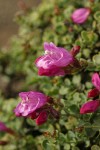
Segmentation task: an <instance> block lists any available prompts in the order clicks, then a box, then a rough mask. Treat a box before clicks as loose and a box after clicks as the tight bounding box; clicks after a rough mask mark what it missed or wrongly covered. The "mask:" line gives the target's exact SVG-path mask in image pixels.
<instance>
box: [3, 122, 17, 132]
mask: <svg viewBox="0 0 100 150" xmlns="http://www.w3.org/2000/svg"><path fill="white" fill-rule="evenodd" d="M1 131H2V132H7V133H9V134H15V133H14V131H13V130H12V129H10V128H8V127H6V125H5V124H4V123H3V122H1V121H0V132H1Z"/></svg>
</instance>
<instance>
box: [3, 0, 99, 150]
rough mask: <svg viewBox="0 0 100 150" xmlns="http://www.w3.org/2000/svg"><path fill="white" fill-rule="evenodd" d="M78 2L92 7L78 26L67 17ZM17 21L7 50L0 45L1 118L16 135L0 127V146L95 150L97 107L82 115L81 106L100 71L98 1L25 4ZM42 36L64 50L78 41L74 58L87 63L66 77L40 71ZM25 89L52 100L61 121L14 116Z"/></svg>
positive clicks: (53, 0)
mask: <svg viewBox="0 0 100 150" xmlns="http://www.w3.org/2000/svg"><path fill="white" fill-rule="evenodd" d="M81 7H89V8H91V14H90V16H89V18H88V20H87V21H86V23H84V24H82V25H77V24H74V23H73V22H72V20H71V18H70V16H71V14H72V12H73V11H74V10H75V9H77V8H81ZM15 21H16V22H17V23H18V25H19V32H18V35H16V36H13V37H12V40H11V44H10V47H9V48H8V49H7V48H2V49H1V50H0V78H1V83H0V121H3V122H4V123H5V124H6V125H7V126H8V127H10V128H12V129H13V130H14V131H15V132H16V136H11V135H9V134H6V133H1V132H0V140H4V141H7V143H6V145H3V146H0V150H19V149H21V150H27V149H30V150H31V149H34V150H99V149H100V140H99V139H100V131H99V130H100V110H98V111H97V112H96V113H94V114H93V115H91V114H88V115H80V113H79V109H80V106H81V105H82V104H83V103H84V102H86V101H87V100H88V99H87V93H88V91H89V90H90V89H91V88H92V87H93V85H92V84H91V75H92V73H93V72H95V71H100V52H99V51H100V0H82V1H80V0H77V1H76V0H48V1H46V0H43V1H42V2H41V4H40V5H39V6H38V7H37V8H27V6H26V5H24V7H22V10H21V11H19V12H18V13H17V14H16V16H15ZM45 41H47V42H54V43H55V44H56V45H58V46H62V47H64V48H66V49H67V50H70V49H71V48H72V47H73V46H74V45H80V46H81V51H80V53H79V54H78V55H77V58H78V59H81V58H83V59H86V60H87V61H88V62H89V65H88V67H87V68H86V69H85V70H83V71H81V72H79V73H77V74H75V75H70V76H69V75H66V76H64V77H40V76H38V75H37V68H36V66H35V64H34V61H35V59H36V58H37V57H39V56H40V55H41V54H43V53H44V51H43V42H45ZM83 62H84V61H83ZM29 90H34V91H40V92H43V93H45V94H46V95H49V96H51V97H53V98H54V99H55V102H56V103H57V108H56V109H57V110H59V112H60V119H59V121H55V120H54V121H52V120H48V122H47V123H45V124H44V125H42V126H39V127H38V126H36V125H35V123H34V121H32V120H30V119H23V118H17V117H15V115H14V113H13V110H14V108H15V106H16V105H17V104H18V102H19V101H20V99H19V98H18V93H19V92H21V91H29Z"/></svg>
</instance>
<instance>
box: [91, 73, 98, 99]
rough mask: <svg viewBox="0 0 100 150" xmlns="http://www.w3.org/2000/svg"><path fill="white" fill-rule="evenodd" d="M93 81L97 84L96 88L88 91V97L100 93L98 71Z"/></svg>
mask: <svg viewBox="0 0 100 150" xmlns="http://www.w3.org/2000/svg"><path fill="white" fill-rule="evenodd" d="M92 83H93V85H94V86H95V88H94V89H92V90H91V91H89V92H88V98H90V97H96V96H98V95H99V94H100V77H99V75H98V74H97V73H94V74H93V76H92Z"/></svg>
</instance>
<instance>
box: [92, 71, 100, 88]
mask: <svg viewBox="0 0 100 150" xmlns="http://www.w3.org/2000/svg"><path fill="white" fill-rule="evenodd" d="M92 83H93V85H94V86H95V87H96V88H97V89H98V90H99V91H100V77H99V75H98V74H97V73H94V74H93V76H92Z"/></svg>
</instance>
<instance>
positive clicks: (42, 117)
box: [36, 111, 48, 125]
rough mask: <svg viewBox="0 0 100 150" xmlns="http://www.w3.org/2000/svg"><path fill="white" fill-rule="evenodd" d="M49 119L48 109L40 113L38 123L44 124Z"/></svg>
mask: <svg viewBox="0 0 100 150" xmlns="http://www.w3.org/2000/svg"><path fill="white" fill-rule="evenodd" d="M47 119H48V113H47V112H46V111H43V112H41V113H40V114H39V116H38V118H37V119H36V124H37V125H42V124H44V123H45V122H46V121H47Z"/></svg>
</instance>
